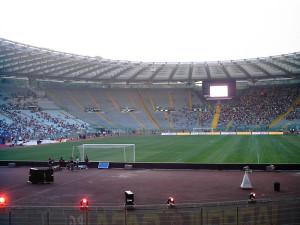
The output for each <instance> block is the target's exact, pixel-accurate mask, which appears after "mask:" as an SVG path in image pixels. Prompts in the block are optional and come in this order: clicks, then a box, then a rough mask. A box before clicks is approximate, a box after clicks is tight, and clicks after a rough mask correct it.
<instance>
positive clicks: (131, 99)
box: [128, 94, 147, 129]
mask: <svg viewBox="0 0 300 225" xmlns="http://www.w3.org/2000/svg"><path fill="white" fill-rule="evenodd" d="M128 101H129V103H130V104H132V105H133V103H134V100H133V98H132V95H131V94H129V95H128ZM129 115H130V116H131V117H132V119H133V120H134V121H135V122H136V123H137V124H138V125H139V127H140V128H141V129H146V128H147V127H146V125H145V124H144V123H143V121H142V120H140V119H139V118H138V117H137V116H136V115H135V114H134V113H133V112H129Z"/></svg>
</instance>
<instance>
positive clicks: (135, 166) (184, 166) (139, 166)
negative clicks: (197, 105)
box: [0, 160, 300, 170]
mask: <svg viewBox="0 0 300 225" xmlns="http://www.w3.org/2000/svg"><path fill="white" fill-rule="evenodd" d="M9 163H16V166H28V167H46V166H48V161H13V160H12V161H7V160H6V161H4V160H2V161H0V166H8V164H9ZM80 164H81V165H82V164H84V163H83V162H82V163H80ZM98 164H99V162H89V167H90V168H98ZM125 164H130V165H132V168H133V169H180V170H181V169H205V170H243V168H244V167H245V166H249V167H250V169H251V170H266V167H267V166H269V165H270V164H235V163H232V164H212V163H210V164H197V163H150V162H149V163H148V162H136V163H121V162H120V163H119V162H111V163H110V166H109V167H110V168H124V167H125ZM54 165H58V162H56V163H55V164H54ZM273 165H274V166H275V170H300V164H296V163H294V164H273Z"/></svg>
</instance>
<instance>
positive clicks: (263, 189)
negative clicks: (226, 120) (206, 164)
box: [0, 167, 300, 206]
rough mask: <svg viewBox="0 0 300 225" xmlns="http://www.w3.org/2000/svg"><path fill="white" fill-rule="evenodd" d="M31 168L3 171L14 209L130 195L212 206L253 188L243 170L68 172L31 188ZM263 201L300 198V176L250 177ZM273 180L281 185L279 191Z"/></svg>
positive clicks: (2, 185) (141, 201)
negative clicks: (244, 180)
mask: <svg viewBox="0 0 300 225" xmlns="http://www.w3.org/2000/svg"><path fill="white" fill-rule="evenodd" d="M28 173H29V168H27V167H20V168H6V167H3V168H0V193H4V194H5V195H7V196H8V197H9V202H10V205H31V206H34V205H45V206H56V205H78V204H79V201H80V199H81V198H82V197H84V196H87V197H88V198H89V200H90V205H122V204H124V191H125V190H131V191H133V192H134V194H135V203H136V204H138V205H145V204H164V203H165V202H166V200H167V198H168V197H169V196H173V197H174V198H175V201H176V203H206V202H220V201H234V200H246V199H247V198H248V194H249V193H250V192H251V191H249V190H241V189H240V184H241V181H242V178H243V172H242V171H207V170H124V169H108V170H99V169H88V170H78V171H73V172H72V171H68V170H62V171H58V172H55V173H54V183H53V184H38V185H33V184H28V183H27V180H28ZM250 179H251V182H252V184H253V186H254V189H253V190H252V191H254V192H255V193H256V194H257V199H259V198H281V197H293V196H300V173H299V172H260V171H254V172H253V173H252V174H250ZM273 182H280V183H281V191H280V192H274V189H273Z"/></svg>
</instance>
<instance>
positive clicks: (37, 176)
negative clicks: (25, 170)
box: [29, 168, 54, 184]
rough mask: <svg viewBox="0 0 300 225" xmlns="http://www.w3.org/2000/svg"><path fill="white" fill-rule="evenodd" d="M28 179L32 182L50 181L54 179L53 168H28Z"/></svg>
mask: <svg viewBox="0 0 300 225" xmlns="http://www.w3.org/2000/svg"><path fill="white" fill-rule="evenodd" d="M29 181H30V182H31V183H32V184H38V183H51V182H53V181H54V177H53V170H52V169H49V168H46V169H43V168H41V169H37V168H30V170H29Z"/></svg>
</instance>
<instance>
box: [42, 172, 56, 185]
mask: <svg viewBox="0 0 300 225" xmlns="http://www.w3.org/2000/svg"><path fill="white" fill-rule="evenodd" d="M44 173H45V176H44V178H45V180H44V182H45V183H51V182H53V181H54V176H53V169H47V170H45V171H44Z"/></svg>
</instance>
